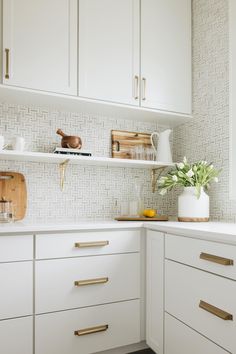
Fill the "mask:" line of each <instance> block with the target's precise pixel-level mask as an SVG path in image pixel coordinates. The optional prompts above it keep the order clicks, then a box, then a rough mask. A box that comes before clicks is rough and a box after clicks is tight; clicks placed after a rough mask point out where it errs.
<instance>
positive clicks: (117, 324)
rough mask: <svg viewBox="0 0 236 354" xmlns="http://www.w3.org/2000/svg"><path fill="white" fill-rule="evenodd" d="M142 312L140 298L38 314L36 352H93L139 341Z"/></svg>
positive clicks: (54, 353)
mask: <svg viewBox="0 0 236 354" xmlns="http://www.w3.org/2000/svg"><path fill="white" fill-rule="evenodd" d="M139 316H140V301H139V300H133V301H125V302H120V303H114V304H109V305H101V306H94V307H88V308H83V309H79V310H70V311H63V312H57V313H52V314H45V315H38V316H36V350H35V354H78V353H80V354H90V353H96V352H99V351H102V350H107V349H112V348H115V347H119V346H124V345H129V344H132V343H137V342H139V341H140V325H139V323H140V318H139ZM78 334H79V335H78Z"/></svg>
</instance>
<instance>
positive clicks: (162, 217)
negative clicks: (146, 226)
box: [115, 215, 168, 221]
mask: <svg viewBox="0 0 236 354" xmlns="http://www.w3.org/2000/svg"><path fill="white" fill-rule="evenodd" d="M115 220H117V221H168V216H166V215H157V216H155V218H147V217H145V216H141V217H135V216H134V217H132V216H119V217H118V218H115Z"/></svg>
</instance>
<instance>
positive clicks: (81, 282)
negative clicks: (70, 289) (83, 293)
mask: <svg viewBox="0 0 236 354" xmlns="http://www.w3.org/2000/svg"><path fill="white" fill-rule="evenodd" d="M108 280H109V278H97V279H86V280H77V281H75V282H74V284H75V286H84V285H94V284H105V283H107V282H108Z"/></svg>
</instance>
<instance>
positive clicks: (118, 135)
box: [111, 130, 152, 159]
mask: <svg viewBox="0 0 236 354" xmlns="http://www.w3.org/2000/svg"><path fill="white" fill-rule="evenodd" d="M111 140H112V142H111V143H112V157H116V158H118V159H131V158H132V156H131V151H132V149H133V148H134V147H135V146H143V147H145V148H152V144H151V134H146V133H135V132H127V131H123V130H112V131H111Z"/></svg>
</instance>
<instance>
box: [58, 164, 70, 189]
mask: <svg viewBox="0 0 236 354" xmlns="http://www.w3.org/2000/svg"><path fill="white" fill-rule="evenodd" d="M69 162H70V160H69V159H67V160H65V161H63V162H62V163H60V165H59V169H60V188H61V191H63V189H64V184H65V176H66V168H67V166H68V163H69Z"/></svg>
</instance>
